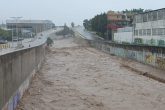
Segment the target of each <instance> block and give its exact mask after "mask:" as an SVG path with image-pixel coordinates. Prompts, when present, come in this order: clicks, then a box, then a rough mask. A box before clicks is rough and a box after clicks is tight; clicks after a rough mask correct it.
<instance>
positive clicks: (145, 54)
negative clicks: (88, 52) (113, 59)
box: [88, 41, 165, 69]
mask: <svg viewBox="0 0 165 110" xmlns="http://www.w3.org/2000/svg"><path fill="white" fill-rule="evenodd" d="M88 42H89V43H90V44H91V46H93V47H95V48H97V49H99V50H102V51H104V52H106V53H109V54H113V55H116V56H120V57H123V58H128V59H132V60H136V61H138V62H141V63H144V64H148V65H151V66H155V67H158V68H160V69H165V52H164V51H165V48H163V47H149V46H148V47H145V46H137V45H136V46H134V45H132V46H130V45H122V44H120V45H115V44H111V43H107V42H103V41H88Z"/></svg>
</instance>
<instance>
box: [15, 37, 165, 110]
mask: <svg viewBox="0 0 165 110" xmlns="http://www.w3.org/2000/svg"><path fill="white" fill-rule="evenodd" d="M17 110H165V85H164V84H163V83H160V82H158V81H155V80H153V79H150V78H147V77H144V76H141V75H138V74H134V71H131V70H129V69H127V68H125V67H123V66H122V65H121V62H120V60H118V59H116V58H115V57H114V56H110V55H107V54H105V53H102V52H100V51H98V50H96V49H94V48H91V47H83V46H82V47H81V46H80V44H79V43H75V41H74V39H73V38H66V39H60V40H56V41H55V42H54V45H53V47H51V51H50V52H49V53H48V54H47V56H46V61H45V62H44V64H43V66H42V68H41V70H40V71H39V72H38V73H37V74H36V76H35V77H34V78H33V81H32V83H31V85H30V88H29V90H28V91H27V92H26V93H25V95H24V97H23V99H22V100H21V102H20V104H19V106H18V107H17Z"/></svg>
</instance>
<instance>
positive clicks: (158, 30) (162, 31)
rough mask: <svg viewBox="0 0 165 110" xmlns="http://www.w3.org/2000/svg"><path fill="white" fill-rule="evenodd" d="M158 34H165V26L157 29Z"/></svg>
mask: <svg viewBox="0 0 165 110" xmlns="http://www.w3.org/2000/svg"><path fill="white" fill-rule="evenodd" d="M157 35H160V36H161V35H165V28H159V29H157Z"/></svg>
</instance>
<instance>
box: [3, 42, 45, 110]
mask: <svg viewBox="0 0 165 110" xmlns="http://www.w3.org/2000/svg"><path fill="white" fill-rule="evenodd" d="M45 46H46V45H45V44H43V45H40V46H37V47H32V48H28V49H23V50H19V51H15V52H11V53H7V54H4V55H1V56H0V65H1V66H0V110H14V109H15V108H16V106H17V104H18V102H19V101H20V99H21V97H22V96H23V93H24V92H25V91H26V90H27V88H28V86H29V83H30V80H31V78H32V76H33V75H34V73H35V71H37V70H38V69H39V67H40V65H41V63H42V61H43V60H44V58H45Z"/></svg>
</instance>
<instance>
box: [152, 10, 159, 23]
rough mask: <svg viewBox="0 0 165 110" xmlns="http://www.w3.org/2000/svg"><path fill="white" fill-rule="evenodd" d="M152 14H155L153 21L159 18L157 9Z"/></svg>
mask: <svg viewBox="0 0 165 110" xmlns="http://www.w3.org/2000/svg"><path fill="white" fill-rule="evenodd" d="M152 15H153V21H156V20H157V19H158V18H157V11H155V12H153V13H152Z"/></svg>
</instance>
